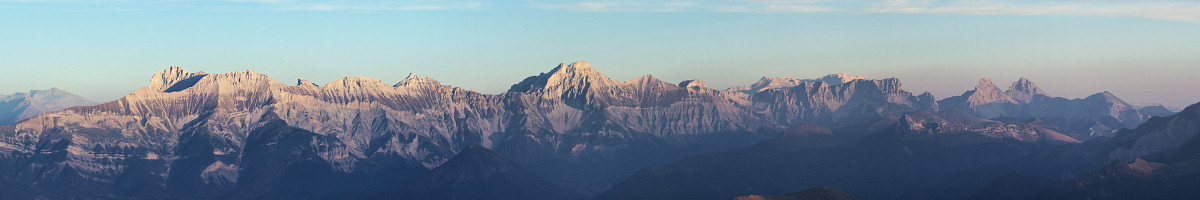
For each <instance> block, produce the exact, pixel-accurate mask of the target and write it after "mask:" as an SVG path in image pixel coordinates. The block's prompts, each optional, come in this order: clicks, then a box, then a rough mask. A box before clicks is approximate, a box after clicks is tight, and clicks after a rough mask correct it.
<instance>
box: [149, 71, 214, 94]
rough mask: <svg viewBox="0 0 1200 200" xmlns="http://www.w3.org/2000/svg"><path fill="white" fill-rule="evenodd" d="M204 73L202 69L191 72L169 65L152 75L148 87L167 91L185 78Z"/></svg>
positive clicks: (200, 75)
mask: <svg viewBox="0 0 1200 200" xmlns="http://www.w3.org/2000/svg"><path fill="white" fill-rule="evenodd" d="M204 75H207V74H205V73H204V72H202V71H201V72H195V73H192V72H188V71H187V70H185V69H183V68H182V67H179V66H171V67H168V68H167V69H165V70H163V71H160V72H158V73H155V74H154V77H151V78H150V85H149V86H148V87H149V88H151V89H154V90H155V91H167V90H169V89H170V88H171V86H174V85H175V84H176V83H180V82H185V80H190V79H192V78H195V77H202V76H204Z"/></svg>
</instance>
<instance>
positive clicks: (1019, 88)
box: [1007, 77, 1049, 99]
mask: <svg viewBox="0 0 1200 200" xmlns="http://www.w3.org/2000/svg"><path fill="white" fill-rule="evenodd" d="M1007 93H1008V94H1009V96H1013V98H1016V99H1029V98H1032V96H1034V95H1044V96H1049V95H1048V94H1046V91H1042V89H1041V88H1038V86H1037V84H1034V83H1033V81H1029V79H1027V78H1025V77H1021V79H1020V80H1017V82H1013V84H1012V86H1009V87H1008V91H1007Z"/></svg>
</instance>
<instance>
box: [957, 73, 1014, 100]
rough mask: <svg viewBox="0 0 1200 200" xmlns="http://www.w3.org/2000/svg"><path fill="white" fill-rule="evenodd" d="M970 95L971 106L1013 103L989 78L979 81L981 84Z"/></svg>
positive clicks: (968, 98)
mask: <svg viewBox="0 0 1200 200" xmlns="http://www.w3.org/2000/svg"><path fill="white" fill-rule="evenodd" d="M968 93H971V94H970V96H969V97H967V102H969V103H970V105H983V104H989V103H1003V102H1013V100H1012V98H1010V97H1009V96H1008V95H1007V94H1004V93H1003V92H1001V91H1000V87H996V84H995V83H992V79H990V78H988V77H983V78H982V79H979V84H977V85H975V90H973V91H971V92H968Z"/></svg>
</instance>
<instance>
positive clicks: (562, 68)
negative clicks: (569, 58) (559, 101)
mask: <svg viewBox="0 0 1200 200" xmlns="http://www.w3.org/2000/svg"><path fill="white" fill-rule="evenodd" d="M550 73H551V74H571V75H583V76H592V75H600V76H603V75H602V74H600V72H597V71H596V69H594V68H592V65H591V64H589V63H588V62H587V61H583V60H581V61H576V62H574V63H571V64H566V63H559V64H558V67H555V68H554V69H553V70H551V71H550Z"/></svg>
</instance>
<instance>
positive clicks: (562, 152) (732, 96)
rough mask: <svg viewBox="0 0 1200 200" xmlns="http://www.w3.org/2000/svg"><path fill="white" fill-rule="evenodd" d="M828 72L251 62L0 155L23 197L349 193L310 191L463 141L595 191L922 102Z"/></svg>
mask: <svg viewBox="0 0 1200 200" xmlns="http://www.w3.org/2000/svg"><path fill="white" fill-rule="evenodd" d="M834 78H836V77H834ZM837 79H838V80H840V81H841V82H843V83H841V84H836V85H835V84H829V83H830V82H827V81H821V82H805V83H803V84H800V85H797V86H794V87H789V88H774V89H766V90H764V91H762V92H755V93H749V94H747V93H740V92H728V91H718V90H713V89H710V88H707V87H706V85H705V84H703V82H702V81H698V80H691V81H684V82H682V83H680V84H671V83H667V82H664V81H662V80H659V79H657V78H654V77H652V76H644V77H639V78H635V79H632V80H627V81H617V80H612V79H610V78H608V77H606V76H604V75H603V74H600V73H599V72H598V71H596V70H595V69H593V68H592V67H591V66H590V65H589V64H588V63H586V62H577V63H573V64H569V65H567V64H562V65H559V66H558V67H556V68H554V69H552V70H551V71H550V72H547V73H542V74H540V75H537V76H531V77H529V78H526V79H525V80H523V81H521V82H520V83H518V84H515V85H513V86H512V88H511V89H510V90H509V91H508V92H506V93H503V94H498V95H489V94H481V93H476V92H473V91H469V90H465V89H462V88H458V87H453V86H447V85H443V84H441V83H439V82H437V81H436V80H434V79H431V78H425V77H420V76H417V75H410V76H409V77H408V78H406V79H404V80H403V81H401V82H399V83H397V84H393V85H388V84H385V83H383V82H381V81H378V80H375V79H371V78H365V77H346V78H342V79H339V80H336V81H333V82H330V83H327V84H325V85H320V86H318V85H317V84H314V83H312V82H310V81H306V80H297V84H296V85H285V84H283V83H280V82H278V81H276V80H274V79H272V78H270V77H268V76H266V75H263V74H259V73H256V72H253V71H249V70H247V71H239V72H230V73H224V74H208V73H204V72H189V71H187V70H184V69H182V68H179V67H171V68H168V69H166V70H164V71H162V72H159V73H156V74H155V75H154V77H153V78H151V82H150V84H149V85H148V86H147V87H144V88H141V89H138V90H136V91H134V92H132V93H130V94H128V95H126V96H125V97H123V98H121V99H118V100H116V101H112V102H108V103H104V104H100V105H96V106H86V107H75V108H70V109H67V110H63V111H57V112H51V113H47V114H44V115H41V116H37V117H34V118H31V119H29V120H27V121H25V122H22V123H19V124H16V125H15V126H14V127H12V130H7V131H5V132H4V133H0V150H4V151H5V152H14V153H12V154H11V155H9V156H8V157H6V158H5V159H4V161H5V162H7V163H13V164H14V165H15V166H17V167H16V168H15V169H16V170H14V172H13V173H14V174H15V175H13V177H17V178H15V179H14V180H11V182H14V184H17V185H29V186H30V187H29V188H25V189H28V191H29V192H27V193H25V194H34V195H51V196H53V195H64V196H61V197H111V196H122V195H141V196H136V197H143V198H156V197H164V196H166V197H171V196H174V197H199V198H219V197H255V198H290V197H295V196H289V195H295V194H297V193H296V192H298V191H302V192H304V193H303V194H305V195H304V196H320V195H325V194H332V193H336V192H338V191H339V190H349V189H347V188H338V187H326V188H321V189H314V188H318V187H317V185H318V184H328V183H329V182H337V183H344V184H338V185H341V187H355V186H356V185H368V184H399V183H403V182H405V181H407V180H410V179H412V178H414V177H416V176H418V175H420V174H423V173H425V172H426V171H428V170H430V169H433V168H435V167H438V166H440V165H442V164H444V163H445V162H447V161H448V160H449V159H450V158H452V157H453V156H454V155H456V154H457V153H458V152H457V151H458V150H461V149H464V148H465V147H467V146H469V145H480V146H482V147H486V148H490V149H494V150H496V151H497V152H499V153H500V154H501V155H504V156H505V157H507V158H510V159H512V160H514V161H516V162H518V163H521V164H522V165H525V166H526V167H529V168H530V169H532V171H534V172H538V173H541V174H540V175H543V176H546V177H547V178H548V179H550V181H552V182H556V183H560V184H563V183H567V187H568V188H569V189H572V190H574V191H583V192H585V193H587V192H593V193H594V192H598V191H602V190H604V189H606V188H607V186H606V185H608V184H613V183H615V182H616V181H619V180H621V179H623V177H624V176H628V175H631V174H632V173H633V172H634V171H636V170H637V169H640V168H642V167H644V166H649V165H652V164H660V163H663V162H667V161H670V160H674V159H677V158H679V157H682V156H685V155H693V154H696V153H700V152H708V151H718V150H723V149H724V150H727V149H733V148H737V147H741V146H745V145H749V144H751V143H753V142H756V141H758V140H761V139H764V138H766V137H767V136H770V135H771V133H774V132H775V131H778V130H781V129H782V128H783V127H786V126H787V125H789V124H792V123H798V122H802V121H817V122H820V123H825V124H837V123H852V122H855V121H864V120H872V119H873V118H878V117H879V116H882V115H885V114H888V113H895V112H902V111H911V110H915V109H917V108H916V107H915V106H914V105H915V104H916V102H919V100H920V99H918V98H916V97H913V96H912V95H911V94H910V93H908V92H905V91H903V90H902V89H901V87H900V85H899V81H898V80H896V79H885V80H863V79H858V78H853V79H847V78H837ZM829 81H833V79H832V78H831V79H830V80H829ZM930 98H931V97H930ZM920 102H925V103H929V101H927V100H926V101H920ZM926 107H929V106H928V105H924V106H921V108H926ZM314 174H315V175H314ZM303 177H320V179H303ZM298 178H299V179H298ZM35 183H36V184H35ZM282 183H286V184H282ZM570 183H575V184H579V185H571V184H570ZM62 185H87V186H90V187H85V188H78V189H73V190H71V192H69V193H60V189H63V188H62V187H61V186H62ZM147 191H155V192H147ZM253 191H267V192H265V193H254V192H253ZM156 195H157V196H156ZM213 195H216V196H213ZM222 195H223V196H222Z"/></svg>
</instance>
